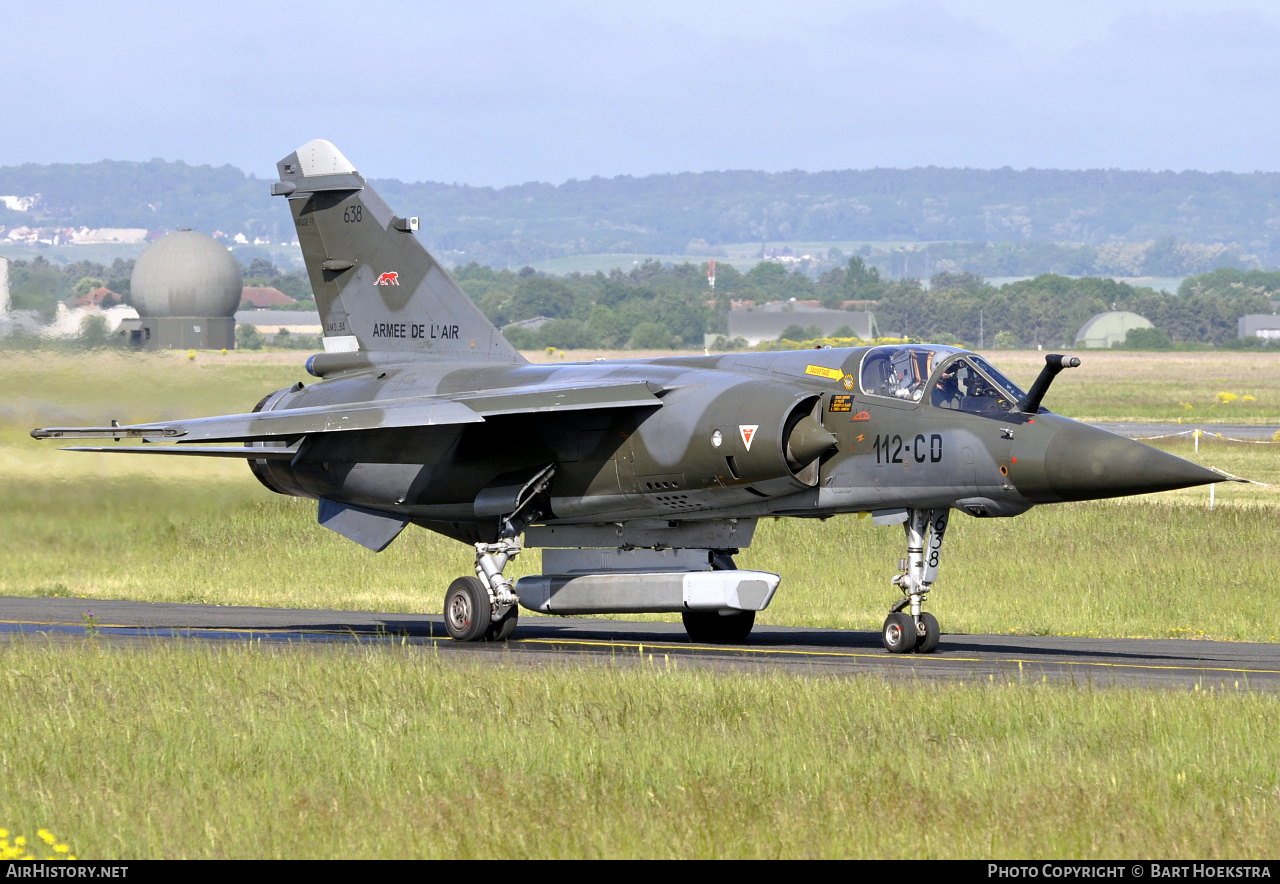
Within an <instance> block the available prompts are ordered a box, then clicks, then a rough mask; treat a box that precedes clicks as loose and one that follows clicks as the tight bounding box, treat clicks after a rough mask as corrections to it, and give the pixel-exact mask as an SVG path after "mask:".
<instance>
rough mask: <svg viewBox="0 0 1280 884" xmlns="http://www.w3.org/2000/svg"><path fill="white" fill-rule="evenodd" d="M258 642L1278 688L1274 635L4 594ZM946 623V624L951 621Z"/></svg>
mask: <svg viewBox="0 0 1280 884" xmlns="http://www.w3.org/2000/svg"><path fill="white" fill-rule="evenodd" d="M89 611H92V612H93V617H94V618H95V620H94V623H93V625H92V629H93V630H94V631H95V632H96V636H97V640H98V641H102V642H107V643H110V644H146V643H153V642H159V641H174V640H176V641H209V642H213V641H259V642H261V643H263V644H267V645H271V646H274V647H278V648H282V649H296V650H304V649H307V648H316V647H321V646H324V645H328V644H334V643H360V644H364V645H368V646H373V647H377V646H379V645H382V646H392V645H400V644H401V643H406V644H409V645H413V646H421V647H428V648H434V649H436V651H437V652H439V653H446V654H451V655H458V659H459V660H460V661H461V660H465V659H471V660H486V661H492V662H504V663H511V664H516V665H519V664H530V665H549V664H557V663H560V664H575V663H576V664H578V665H595V664H599V663H611V664H622V665H633V664H646V665H647V664H650V663H654V662H655V661H657V662H661V663H663V664H664V665H671V664H672V663H673V662H674V663H675V664H676V665H694V666H702V667H709V668H716V669H730V670H739V671H753V672H761V671H779V670H780V671H788V672H799V673H805V674H814V675H838V676H854V675H872V676H877V677H884V678H908V679H928V680H935V679H942V680H950V681H961V682H976V681H992V680H1011V679H1032V680H1035V681H1040V680H1041V679H1047V680H1049V681H1054V682H1069V683H1073V684H1079V685H1093V686H1099V687H1105V686H1113V685H1128V686H1140V687H1166V688H1168V687H1174V688H1191V689H1195V688H1199V689H1202V690H1205V689H1209V688H1214V689H1215V690H1228V691H1235V690H1268V691H1270V690H1277V689H1280V644H1254V643H1246V642H1223V641H1202V640H1193V639H1144V638H1081V637H1063V636H1014V635H949V634H944V635H943V637H942V642H941V644H940V646H939V648H938V651H937V652H936V653H934V654H928V655H920V654H906V655H892V654H889V653H888V652H886V651H885V650H884V649H883V647H881V644H880V634H879V633H878V632H862V631H856V630H845V629H810V628H799V627H785V626H757V627H756V629H755V630H754V631H753V632H752V633H751V637H750V638H749V639H748V640H747V642H746V643H744V644H741V645H699V644H694V643H692V642H690V641H689V639H688V637H687V636H686V635H685V632H684V629H683V627H682V626H681V625H680V624H679V623H636V622H630V621H620V620H606V619H586V618H572V617H566V618H559V617H538V616H532V615H526V616H523V617H521V619H520V626H519V628H518V630H517V631H516V636H515V638H514V639H513V640H511V641H509V642H504V643H495V644H485V643H477V644H462V643H459V642H455V641H453V640H452V639H450V638H448V636H447V635H446V633H445V629H444V621H443V619H442V618H441V617H440V616H438V615H426V614H387V613H376V612H362V611H313V610H296V609H285V608H249V607H231V606H222V605H183V604H161V603H154V602H132V601H99V600H89V599H68V598H13V597H5V598H0V642H12V641H15V640H19V641H26V642H42V641H43V642H49V643H52V644H55V645H57V644H61V643H69V642H83V641H85V640H86V638H87V632H88V631H89V629H90V620H89V614H88V612H89ZM943 628H944V629H945V628H946V623H945V620H944V623H943Z"/></svg>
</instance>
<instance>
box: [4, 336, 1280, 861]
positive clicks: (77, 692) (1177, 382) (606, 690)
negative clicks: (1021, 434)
mask: <svg viewBox="0 0 1280 884" xmlns="http://www.w3.org/2000/svg"><path fill="white" fill-rule="evenodd" d="M1147 355H1148V356H1149V355H1150V354H1147ZM1221 355H1222V354H1207V355H1197V358H1196V359H1195V360H1190V361H1186V362H1182V361H1177V360H1182V359H1184V358H1185V354H1180V355H1178V356H1177V360H1175V361H1174V362H1171V363H1169V364H1168V366H1167V367H1166V369H1165V371H1164V372H1163V373H1162V372H1160V371H1159V370H1157V369H1156V368H1155V367H1154V366H1153V365H1152V364H1150V363H1146V362H1142V361H1132V360H1135V354H1102V355H1100V356H1099V357H1097V358H1095V357H1093V356H1092V355H1090V356H1089V361H1088V362H1086V367H1089V368H1090V369H1092V370H1093V371H1094V375H1093V376H1094V377H1095V378H1096V379H1097V388H1096V389H1093V390H1092V392H1090V391H1089V390H1088V389H1080V390H1075V388H1073V387H1071V386H1070V385H1069V384H1067V383H1066V381H1068V380H1071V379H1073V378H1076V379H1078V378H1079V377H1080V375H1073V373H1067V374H1065V375H1063V376H1062V378H1061V379H1060V380H1059V385H1061V387H1060V386H1055V388H1054V391H1053V393H1052V394H1051V398H1052V396H1054V395H1058V396H1059V398H1060V399H1061V401H1060V402H1059V401H1055V402H1053V403H1052V404H1053V405H1054V406H1055V407H1057V408H1059V410H1062V411H1064V412H1066V413H1080V412H1072V411H1070V410H1069V409H1068V407H1067V406H1068V405H1070V407H1071V408H1077V409H1087V410H1089V411H1107V410H1108V409H1111V411H1109V412H1108V414H1107V415H1101V416H1112V417H1134V416H1139V415H1145V416H1147V417H1148V419H1150V418H1154V417H1163V416H1165V415H1166V413H1172V411H1171V406H1170V404H1169V402H1168V401H1167V400H1170V399H1171V398H1176V397H1177V396H1183V397H1184V398H1185V397H1186V396H1187V395H1188V391H1189V393H1190V394H1193V395H1199V396H1201V397H1202V398H1203V397H1204V396H1208V397H1209V398H1210V399H1212V397H1213V396H1215V395H1216V393H1217V392H1218V391H1219V389H1227V390H1233V391H1235V392H1237V393H1238V394H1243V392H1244V391H1245V390H1256V391H1257V392H1255V393H1253V394H1252V395H1254V396H1255V399H1256V400H1257V403H1258V404H1256V405H1251V406H1250V407H1251V408H1253V409H1254V411H1253V412H1250V413H1248V414H1241V411H1243V410H1241V411H1237V412H1231V411H1227V410H1226V409H1224V410H1223V414H1222V415H1221V417H1222V418H1223V419H1225V420H1231V421H1240V422H1248V421H1249V420H1256V421H1266V420H1272V421H1275V420H1278V419H1280V408H1278V407H1277V398H1276V392H1277V387H1276V380H1275V375H1276V372H1275V371H1274V368H1275V367H1276V366H1275V364H1274V363H1272V364H1271V365H1270V367H1269V368H1267V370H1266V371H1264V372H1261V373H1260V374H1257V376H1256V377H1255V371H1254V364H1253V363H1252V362H1251V361H1250V359H1249V358H1248V357H1239V355H1238V354H1227V355H1226V357H1225V358H1223V359H1221V360H1220V359H1219V356H1221ZM1006 356H1007V357H1008V358H1004V357H1006ZM1159 358H1162V359H1163V358H1164V357H1159ZM1039 359H1040V357H1039V355H1038V354H1001V358H1000V359H999V360H998V364H1000V365H1002V366H1009V367H1010V372H1011V373H1012V374H1014V375H1015V377H1017V378H1018V379H1019V380H1024V381H1025V380H1029V377H1030V376H1033V375H1034V373H1035V365H1036V364H1037V363H1038V361H1039ZM299 362H300V359H299V357H298V356H297V355H296V354H271V353H262V354H232V355H230V356H228V357H220V356H216V355H212V354H200V355H199V357H198V358H197V359H196V360H195V361H194V362H192V361H189V360H187V359H185V358H182V357H181V356H174V355H170V354H166V355H162V356H157V357H151V358H146V359H133V360H129V359H122V358H119V357H109V356H92V357H87V358H71V357H65V356H52V355H50V354H40V355H35V356H33V355H24V356H22V357H19V358H8V359H0V390H2V391H4V392H3V398H0V500H3V505H2V506H0V594H12V595H60V596H83V597H84V598H85V600H86V601H85V606H86V610H87V609H88V608H89V607H90V606H91V604H92V599H95V598H133V599H144V600H155V601H200V602H214V603H218V604H249V605H281V606H300V607H325V608H336V609H343V608H348V609H357V608H359V609H374V610H391V611H433V612H434V611H438V610H439V607H440V601H441V598H442V595H443V590H444V587H445V586H446V585H447V583H448V582H449V580H451V579H452V578H453V577H454V576H457V575H458V574H462V573H466V572H467V571H468V570H469V568H470V565H471V554H470V552H469V550H468V548H467V547H464V546H463V545H461V544H457V543H454V542H452V541H447V540H444V539H443V538H440V537H438V536H435V535H431V534H428V533H427V532H424V531H420V530H410V531H407V532H405V534H404V535H403V536H402V537H401V538H400V539H399V540H397V541H396V543H395V544H393V545H392V546H391V547H390V548H389V549H388V550H387V551H386V552H385V553H383V554H381V555H374V554H372V553H369V552H367V551H365V550H364V549H362V548H360V547H358V546H356V545H355V544H352V543H351V542H349V541H347V540H345V539H343V538H341V537H339V536H337V535H335V534H332V533H331V532H328V531H326V530H324V529H322V528H320V527H319V526H317V525H316V524H315V509H314V503H313V502H310V501H297V500H291V499H285V498H281V497H278V496H276V495H272V494H270V493H269V492H267V491H266V490H265V489H263V488H262V487H261V486H260V485H259V484H258V483H257V482H256V481H255V480H254V479H253V478H252V477H251V476H250V475H249V473H248V471H247V470H246V469H245V467H244V465H243V464H242V463H239V462H225V461H214V462H210V461H206V460H200V461H193V460H185V459H178V458H173V459H155V458H141V457H129V456H124V455H119V456H113V455H83V454H80V455H77V454H68V453H61V452H58V451H57V450H56V447H55V446H51V445H48V444H39V443H36V442H35V441H34V440H31V439H30V438H29V437H28V436H27V435H26V434H27V432H28V430H29V429H30V428H31V427H33V426H37V425H51V424H61V423H67V424H82V423H99V422H106V421H107V420H109V419H110V418H112V417H115V418H118V419H120V420H121V421H122V422H125V421H140V420H149V419H154V418H158V417H177V416H181V415H191V414H216V413H221V412H229V411H242V410H246V409H247V408H249V407H251V406H252V405H253V403H255V402H256V401H257V400H258V399H259V398H260V397H261V396H263V395H265V394H266V393H268V392H270V391H271V390H275V389H278V388H280V387H283V386H286V385H288V384H289V383H292V382H293V381H294V380H297V379H299V378H301V377H302V373H301V371H300V370H299V367H298V365H299ZM1084 370H1085V369H1083V368H1082V369H1078V370H1077V371H1078V372H1083V371H1084ZM1220 379H1221V380H1220ZM1228 381H1231V382H1232V383H1233V384H1234V385H1233V386H1222V385H1225V384H1227V383H1228ZM1246 382H1248V383H1246ZM1073 390H1075V391H1074V392H1073ZM1173 391H1180V392H1173ZM1118 393H1124V394H1125V395H1128V396H1130V401H1129V404H1127V405H1115V406H1113V405H1112V404H1109V403H1108V401H1107V397H1108V396H1113V395H1117V394H1118ZM1064 403H1065V404H1064ZM1072 403H1074V404H1072ZM1174 404H1175V405H1176V402H1175V403H1174ZM1179 407H1180V406H1179ZM1121 412H1124V413H1121ZM1209 413H1211V414H1216V413H1215V412H1213V411H1210V412H1209ZM1094 416H1099V415H1094ZM1162 444H1164V445H1165V446H1166V447H1168V449H1169V450H1171V451H1174V452H1175V453H1177V454H1180V455H1182V456H1189V457H1192V458H1193V459H1196V460H1197V461H1198V462H1200V463H1204V464H1206V465H1214V466H1218V467H1220V468H1223V469H1227V470H1229V471H1231V472H1233V473H1237V474H1241V475H1246V476H1249V477H1250V478H1254V479H1257V480H1259V481H1263V482H1269V483H1272V484H1280V446H1272V445H1245V444H1236V443H1227V442H1220V441H1206V442H1204V443H1202V448H1201V452H1200V453H1199V455H1196V454H1194V453H1193V452H1192V451H1191V443H1190V441H1188V440H1186V439H1172V440H1165V442H1164V443H1162ZM157 461H159V462H157ZM1216 497H1217V501H1216V506H1215V508H1214V509H1213V510H1212V511H1210V510H1209V509H1208V506H1207V503H1208V499H1207V498H1208V495H1207V490H1205V489H1192V490H1189V491H1184V492H1174V493H1171V494H1165V495H1156V496H1152V497H1149V498H1144V499H1139V500H1121V501H1112V502H1105V503H1092V504H1078V505H1076V504H1072V505H1062V506H1056V507H1046V508H1037V509H1035V510H1033V511H1031V512H1030V513H1028V514H1026V515H1024V516H1021V517H1019V518H1017V519H1002V520H975V519H969V518H964V517H957V518H956V519H955V520H954V521H953V523H952V525H953V527H952V529H951V532H950V533H949V535H948V541H947V544H948V545H947V549H946V558H945V560H944V563H943V570H942V579H941V580H940V581H939V583H938V585H937V588H936V590H935V593H934V601H933V603H932V609H933V610H934V611H935V612H936V613H937V614H938V615H939V617H940V618H941V620H942V623H943V628H944V630H947V631H951V632H957V631H966V632H1018V633H1054V634H1072V633H1077V634H1078V633H1084V634H1090V635H1152V636H1184V637H1189V638H1192V637H1200V636H1213V637H1219V638H1230V639H1242V640H1262V641H1276V640H1280V615H1278V614H1277V613H1276V610H1275V608H1276V606H1275V605H1274V604H1273V602H1274V601H1275V588H1274V584H1275V575H1276V574H1277V573H1280V544H1277V543H1276V531H1275V523H1276V516H1277V514H1278V513H1280V491H1277V489H1274V488H1264V487H1260V486H1253V485H1250V486H1240V485H1231V486H1218V489H1217V495H1216ZM901 545H902V533H901V529H900V528H897V527H894V528H874V527H872V526H871V524H870V521H869V520H861V519H858V518H856V517H852V516H850V517H842V518H836V519H831V520H829V521H827V522H821V523H819V522H810V521H800V520H794V519H792V520H780V521H776V522H775V521H768V522H765V523H762V524H761V526H760V529H759V531H758V532H757V537H756V543H755V545H754V546H753V547H752V548H751V549H750V550H748V551H746V552H745V553H744V554H743V555H742V556H741V558H740V562H741V564H743V565H744V566H747V567H756V568H767V569H770V570H776V571H778V572H780V573H782V574H783V575H784V580H783V584H782V588H781V589H780V591H779V593H778V596H777V598H776V600H775V602H774V603H773V605H772V606H771V607H770V608H769V610H768V611H767V612H765V613H764V615H762V618H761V621H762V622H766V623H779V624H804V625H823V626H840V627H847V628H857V629H876V628H878V627H879V624H880V622H881V620H882V619H883V616H884V611H885V608H886V606H887V605H888V603H889V601H890V600H891V599H892V598H893V597H894V595H895V591H894V590H893V589H892V588H891V587H890V586H889V585H888V578H889V576H890V574H891V573H892V570H893V565H894V564H895V562H896V560H897V558H898V557H899V556H901V555H902V551H901ZM516 564H517V566H518V567H516V568H515V569H514V571H515V573H516V574H523V573H530V572H532V571H535V570H536V569H537V567H538V556H537V554H536V553H529V554H526V555H525V556H522V557H521V559H520V560H518V562H517V563H516ZM0 691H3V696H4V701H3V702H0V828H7V829H9V830H11V831H14V832H18V831H21V832H25V833H26V834H27V835H28V836H29V837H30V836H32V835H33V834H34V833H35V831H36V830H37V829H38V828H40V827H47V828H48V829H51V830H52V831H54V832H55V833H56V834H57V835H58V837H59V838H60V839H62V840H64V841H66V842H67V843H69V844H70V847H71V850H72V852H74V853H76V854H77V855H78V856H80V857H82V858H85V857H92V858H111V857H121V858H134V857H137V858H145V857H272V856H281V857H291V856H306V857H418V856H422V857H427V856H440V857H489V856H503V857H559V856H571V857H578V856H586V857H596V856H598V857H626V856H655V857H679V858H692V857H856V856H895V857H1029V856H1031V857H1034V856H1040V857H1050V856H1053V857H1138V856H1160V857H1170V858H1197V857H1198V858H1206V859H1210V858H1219V857H1222V858H1240V857H1263V858H1265V857H1272V858H1274V857H1276V856H1277V847H1276V845H1277V844H1280V774H1278V773H1277V771H1280V744H1277V742H1276V740H1275V739H1274V726H1275V721H1276V720H1277V717H1278V715H1280V697H1276V696H1273V695H1265V694H1254V693H1252V692H1250V691H1249V690H1248V685H1247V684H1246V685H1242V686H1240V690H1239V691H1229V692H1228V693H1226V694H1221V693H1218V694H1209V693H1207V692H1201V691H1151V690H1137V689H1106V690H1098V689H1093V688H1091V687H1090V686H1089V685H1087V684H1085V685H1077V686H1063V685H1049V684H1044V683H1037V682H1032V681H1026V682H1023V681H1012V682H1006V683H1001V682H985V683H977V684H972V683H969V684H964V683H948V684H929V683H916V682H909V681H894V682H887V681H882V680H880V679H877V678H873V677H867V678H848V679H833V678H829V677H826V676H824V675H821V674H819V673H813V674H804V673H801V674H778V675H759V674H752V675H747V674H740V673H726V672H721V673H716V672H708V671H698V670H686V669H684V668H683V667H680V668H678V667H677V666H676V664H675V663H674V662H669V661H667V660H664V659H662V658H661V657H658V658H656V659H655V658H653V657H646V658H628V659H619V660H616V661H615V662H614V663H612V664H608V665H576V664H568V665H558V664H557V665H552V666H545V667H531V666H523V665H518V664H517V663H516V662H515V661H514V659H512V660H507V659H505V658H503V657H501V656H498V657H488V658H486V662H485V663H483V664H479V663H469V662H465V661H464V662H458V660H457V658H453V657H450V658H449V659H444V658H438V657H436V656H435V655H434V654H433V653H432V652H431V651H430V650H428V649H423V648H417V647H412V646H410V647H398V646H392V647H387V646H380V647H372V646H365V647H309V648H305V649H282V648H271V647H262V646H254V645H230V646H221V645H212V646H211V645H204V644H199V643H182V644H159V643H157V644H154V645H151V644H143V645H141V646H138V647H117V646H109V645H106V644H105V643H104V644H101V645H99V643H98V642H96V641H95V640H93V639H92V638H86V639H83V640H80V639H74V640H72V641H70V642H69V643H65V644H57V645H50V644H46V643H45V642H44V640H43V639H40V638H35V637H31V638H26V639H23V640H19V641H16V642H14V643H9V644H3V645H0Z"/></svg>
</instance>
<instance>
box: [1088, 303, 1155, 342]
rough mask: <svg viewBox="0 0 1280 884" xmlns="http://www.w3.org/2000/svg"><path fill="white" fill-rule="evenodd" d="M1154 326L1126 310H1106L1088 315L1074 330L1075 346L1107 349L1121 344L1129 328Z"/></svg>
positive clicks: (1142, 317)
mask: <svg viewBox="0 0 1280 884" xmlns="http://www.w3.org/2000/svg"><path fill="white" fill-rule="evenodd" d="M1135 328H1155V326H1154V325H1152V324H1151V320H1149V319H1147V318H1146V317H1144V316H1139V315H1138V314H1137V313H1130V312H1129V311H1127V310H1108V311H1107V312H1106V313H1099V314H1098V315H1097V316H1093V317H1090V319H1089V321H1088V322H1086V323H1085V324H1084V325H1082V326H1080V331H1078V332H1076V346H1077V347H1088V348H1090V349H1107V348H1109V347H1111V346H1112V345H1114V344H1123V343H1124V339H1125V336H1126V335H1127V334H1129V331H1130V329H1135Z"/></svg>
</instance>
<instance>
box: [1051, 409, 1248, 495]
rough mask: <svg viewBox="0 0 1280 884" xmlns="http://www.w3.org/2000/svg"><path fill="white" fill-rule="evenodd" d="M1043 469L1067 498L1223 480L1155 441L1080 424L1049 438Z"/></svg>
mask: <svg viewBox="0 0 1280 884" xmlns="http://www.w3.org/2000/svg"><path fill="white" fill-rule="evenodd" d="M1044 469H1045V479H1046V480H1047V481H1048V484H1049V487H1050V488H1052V489H1053V491H1054V493H1055V494H1057V495H1058V496H1059V497H1060V498H1062V499H1063V500H1094V499H1096V498H1100V497H1123V496H1126V495H1130V494H1151V493H1152V492H1156V491H1171V490H1172V489H1174V488H1189V487H1191V486H1193V485H1208V484H1210V483H1212V482H1222V481H1224V480H1223V477H1222V476H1220V475H1219V474H1217V473H1215V472H1213V471H1212V470H1207V469H1205V468H1204V467H1202V466H1198V465H1197V464H1193V463H1191V462H1190V461H1187V460H1183V459H1182V458H1180V457H1176V456H1174V455H1172V454H1169V453H1167V452H1164V451H1160V450H1159V449H1157V448H1152V447H1151V446H1150V445H1144V444H1142V443H1141V442H1135V441H1134V440H1133V439H1126V438H1125V437H1124V436H1117V435H1116V434H1115V433H1111V432H1108V431H1106V430H1101V429H1098V428H1097V427H1090V426H1088V425H1086V424H1076V423H1072V424H1071V425H1069V426H1066V427H1063V428H1062V429H1061V430H1059V431H1058V433H1057V434H1056V435H1055V436H1054V437H1053V439H1052V440H1051V441H1050V443H1049V447H1048V448H1047V449H1046V451H1045V457H1044Z"/></svg>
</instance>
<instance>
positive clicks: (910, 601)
mask: <svg viewBox="0 0 1280 884" xmlns="http://www.w3.org/2000/svg"><path fill="white" fill-rule="evenodd" d="M949 515H950V510H909V511H908V512H907V520H906V523H905V524H904V526H903V527H905V528H906V531H907V557H906V558H905V559H903V560H902V561H901V562H900V563H899V564H898V567H899V568H901V569H902V573H901V574H899V575H898V576H897V577H895V578H893V585H894V586H896V587H898V588H899V589H901V590H902V595H903V597H902V598H901V599H899V600H898V601H897V603H896V604H894V606H893V607H892V608H890V609H889V616H888V617H886V618H885V621H884V627H883V628H882V629H881V632H880V639H881V641H882V642H883V643H884V649H885V650H886V651H888V652H889V653H890V654H906V653H909V652H910V651H915V652H916V653H917V654H932V653H933V652H934V651H936V650H937V649H938V640H939V639H940V638H941V637H942V630H941V628H940V627H939V626H938V618H937V617H934V616H933V615H932V614H930V613H929V612H928V611H923V610H921V607H922V606H923V605H924V602H925V599H926V598H928V595H929V590H930V589H932V588H933V582H934V580H936V579H937V577H938V562H939V559H940V558H941V556H942V538H943V536H944V535H945V534H946V531H947V517H948V516H949ZM926 541H927V542H926Z"/></svg>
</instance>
